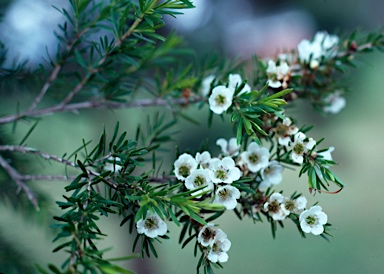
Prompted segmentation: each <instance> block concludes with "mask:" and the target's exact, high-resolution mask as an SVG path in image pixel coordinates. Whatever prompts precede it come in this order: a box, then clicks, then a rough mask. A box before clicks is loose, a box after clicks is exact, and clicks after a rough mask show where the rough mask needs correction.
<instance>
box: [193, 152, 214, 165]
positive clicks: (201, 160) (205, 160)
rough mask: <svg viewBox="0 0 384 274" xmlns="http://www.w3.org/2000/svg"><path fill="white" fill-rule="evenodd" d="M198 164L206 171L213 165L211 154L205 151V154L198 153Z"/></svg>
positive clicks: (196, 157)
mask: <svg viewBox="0 0 384 274" xmlns="http://www.w3.org/2000/svg"><path fill="white" fill-rule="evenodd" d="M195 159H196V162H197V163H198V164H199V165H200V168H203V169H206V168H209V167H210V165H211V153H209V152H208V151H204V152H203V153H200V152H197V153H196V156H195Z"/></svg>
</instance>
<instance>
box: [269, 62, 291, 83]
mask: <svg viewBox="0 0 384 274" xmlns="http://www.w3.org/2000/svg"><path fill="white" fill-rule="evenodd" d="M289 71H290V67H289V66H288V64H287V62H285V61H283V62H281V63H280V65H279V66H276V63H275V62H274V61H272V60H269V61H268V67H267V71H266V72H267V74H268V85H269V86H270V87H271V88H279V87H281V86H283V88H287V83H286V82H287V81H288V80H289ZM281 81H283V83H282V82H281Z"/></svg>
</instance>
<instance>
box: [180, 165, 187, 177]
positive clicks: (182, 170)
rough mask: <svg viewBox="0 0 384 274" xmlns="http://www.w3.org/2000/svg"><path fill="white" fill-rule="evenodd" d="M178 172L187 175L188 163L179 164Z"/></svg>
mask: <svg viewBox="0 0 384 274" xmlns="http://www.w3.org/2000/svg"><path fill="white" fill-rule="evenodd" d="M179 173H180V175H181V176H183V177H187V176H188V175H189V173H190V167H189V166H188V165H184V166H180V167H179Z"/></svg>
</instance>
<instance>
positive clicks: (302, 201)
mask: <svg viewBox="0 0 384 274" xmlns="http://www.w3.org/2000/svg"><path fill="white" fill-rule="evenodd" d="M283 206H284V207H285V209H286V210H287V211H289V212H292V213H296V214H299V213H300V212H301V211H303V210H304V209H305V207H306V206H307V198H305V197H303V196H300V197H298V198H297V199H295V200H291V199H286V200H285V201H284V203H283Z"/></svg>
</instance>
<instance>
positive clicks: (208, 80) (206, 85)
mask: <svg viewBox="0 0 384 274" xmlns="http://www.w3.org/2000/svg"><path fill="white" fill-rule="evenodd" d="M214 80H215V75H209V76H207V77H205V78H204V79H203V81H201V87H200V94H201V96H204V97H205V96H207V95H208V94H209V92H210V91H211V84H212V82H213V81H214Z"/></svg>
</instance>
